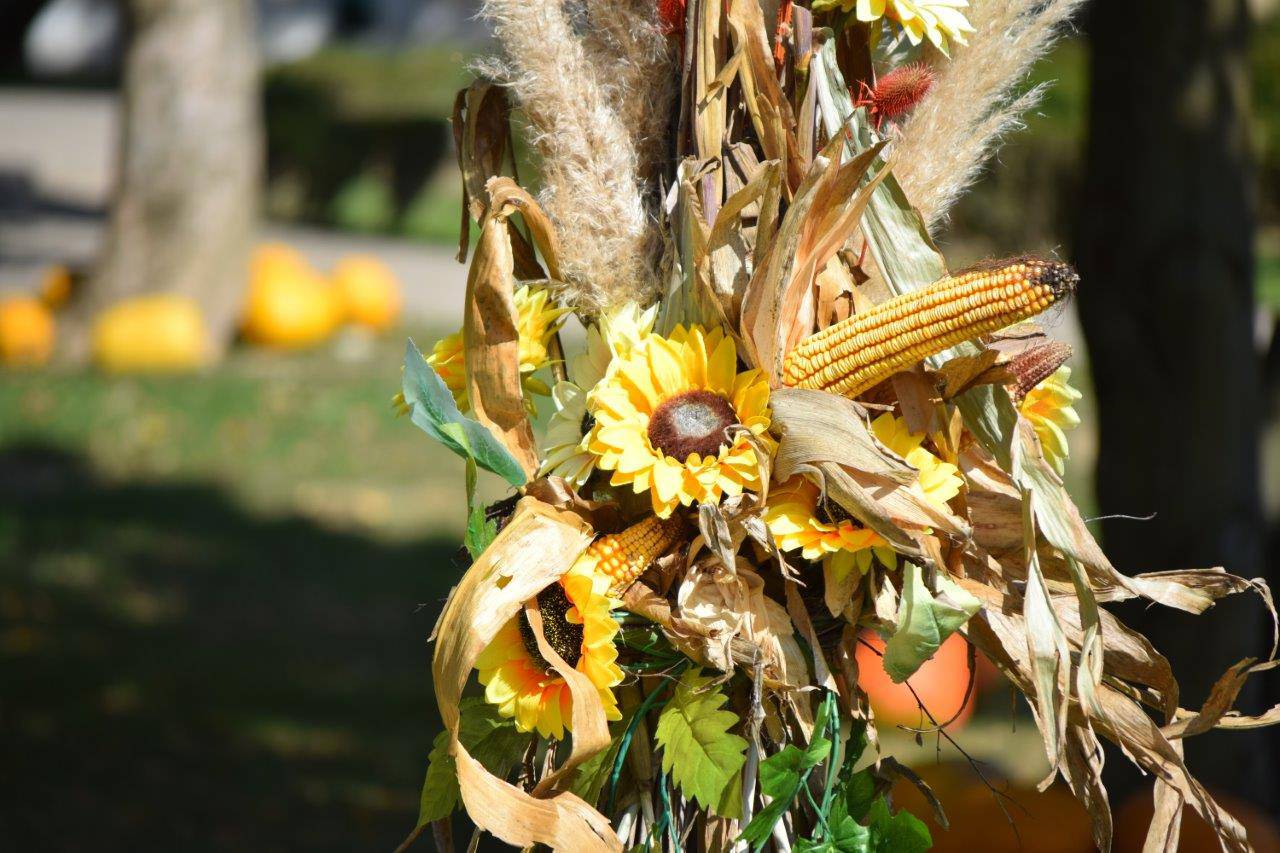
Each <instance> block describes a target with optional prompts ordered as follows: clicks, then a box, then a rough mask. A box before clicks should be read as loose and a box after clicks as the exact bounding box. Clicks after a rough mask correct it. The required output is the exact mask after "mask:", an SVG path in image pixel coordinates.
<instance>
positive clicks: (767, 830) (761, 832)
mask: <svg viewBox="0 0 1280 853" xmlns="http://www.w3.org/2000/svg"><path fill="white" fill-rule="evenodd" d="M799 790H800V788H799V786H797V787H796V791H797V792H799ZM792 799H794V796H793V797H792V798H791V799H786V800H783V799H777V800H774V801H773V802H771V803H769V805H767V806H765V807H764V808H762V809H761V810H760V811H758V812H756V816H755V817H753V818H751V822H750V823H748V824H747V825H746V827H745V828H743V830H742V835H740V836H739V837H738V840H739V841H746V842H747V843H748V844H750V845H751V849H752V850H759V849H760V848H761V847H763V846H764V845H765V842H766V841H768V840H769V836H770V835H771V834H772V833H773V825H774V824H775V823H777V822H778V821H779V820H781V819H782V815H783V814H785V813H786V811H787V809H789V808H790V807H791V800H792Z"/></svg>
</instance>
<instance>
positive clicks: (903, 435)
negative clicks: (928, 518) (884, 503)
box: [871, 412, 964, 511]
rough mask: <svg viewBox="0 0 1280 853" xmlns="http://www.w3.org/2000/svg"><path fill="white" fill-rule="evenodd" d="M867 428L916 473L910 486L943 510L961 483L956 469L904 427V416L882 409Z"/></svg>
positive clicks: (905, 424)
mask: <svg viewBox="0 0 1280 853" xmlns="http://www.w3.org/2000/svg"><path fill="white" fill-rule="evenodd" d="M871 431H872V432H874V433H875V434H876V438H878V439H880V443H881V444H883V445H884V446H885V447H887V448H889V449H890V450H892V451H893V452H894V453H896V454H898V455H899V456H901V457H902V458H903V459H905V460H906V462H907V464H908V465H910V466H911V467H912V468H915V469H916V471H918V472H920V473H919V476H918V477H917V478H916V481H915V482H914V483H912V484H911V488H912V489H914V490H916V491H918V492H919V493H920V494H921V495H923V496H924V497H925V498H926V499H928V501H929V502H930V503H932V504H934V505H935V506H936V507H938V508H939V509H941V510H944V511H947V501H949V500H951V499H952V498H954V497H955V496H956V495H958V494H960V487H961V486H962V485H964V480H962V479H960V469H958V468H957V467H956V466H954V465H952V464H951V463H950V462H943V461H942V460H941V459H939V458H938V457H936V456H934V455H933V454H932V453H930V452H929V451H928V450H926V449H925V448H924V447H922V446H921V445H922V443H923V442H924V436H923V435H915V434H912V432H911V430H909V429H907V421H906V419H905V418H899V417H895V416H894V415H893V414H892V413H891V412H885V413H884V414H883V415H881V416H880V417H878V418H876V419H875V420H874V421H872V422H871Z"/></svg>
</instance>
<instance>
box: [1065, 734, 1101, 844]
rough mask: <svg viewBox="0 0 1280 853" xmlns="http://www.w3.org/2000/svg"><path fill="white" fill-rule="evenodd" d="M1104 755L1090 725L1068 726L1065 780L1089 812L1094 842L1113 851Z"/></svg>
mask: <svg viewBox="0 0 1280 853" xmlns="http://www.w3.org/2000/svg"><path fill="white" fill-rule="evenodd" d="M1104 759H1105V756H1104V755H1103V752H1102V744H1101V743H1099V742H1098V736H1097V735H1096V734H1094V733H1093V729H1091V728H1089V727H1088V726H1078V725H1068V726H1067V742H1066V749H1065V750H1064V751H1063V762H1062V764H1061V765H1060V766H1059V768H1058V769H1059V770H1061V771H1062V778H1063V779H1065V780H1066V782H1067V785H1068V786H1070V788H1071V792H1072V793H1073V794H1075V796H1076V799H1077V800H1079V801H1080V803H1081V805H1083V806H1084V807H1085V811H1087V812H1088V813H1089V820H1090V822H1091V824H1092V832H1093V843H1094V846H1095V847H1097V848H1098V849H1099V850H1110V849H1111V835H1112V824H1111V803H1110V802H1109V801H1108V799H1107V789H1106V788H1105V787H1104V786H1103V784H1102V766H1103V762H1104Z"/></svg>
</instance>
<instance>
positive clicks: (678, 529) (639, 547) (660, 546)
mask: <svg viewBox="0 0 1280 853" xmlns="http://www.w3.org/2000/svg"><path fill="white" fill-rule="evenodd" d="M683 532H684V522H683V521H682V520H681V519H680V518H679V517H675V516H673V517H671V518H657V517H656V516H649V517H648V518H646V519H645V520H644V521H641V522H640V523H639V524H633V525H631V526H630V527H628V528H627V529H626V530H624V531H622V532H621V533H609V534H606V535H604V536H601V537H600V538H599V539H597V540H596V541H594V542H592V543H591V545H590V546H589V547H588V548H587V555H588V556H590V557H595V558H596V559H597V560H598V561H599V563H598V567H599V569H600V571H602V572H604V573H605V574H606V575H608V576H609V577H610V578H612V579H613V584H612V586H610V588H609V594H610V595H620V594H622V592H623V591H625V590H626V588H627V587H629V586H631V584H632V582H634V581H635V579H636V578H638V577H640V576H641V575H642V574H644V572H645V569H647V568H649V566H651V565H652V564H653V561H654V560H656V559H658V558H659V557H661V556H662V555H663V554H665V553H666V552H667V550H668V549H670V548H671V546H672V545H674V544H675V543H676V541H677V540H678V539H679V538H680V535H681V534H682V533H683Z"/></svg>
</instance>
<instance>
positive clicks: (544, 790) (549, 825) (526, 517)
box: [431, 498, 622, 851]
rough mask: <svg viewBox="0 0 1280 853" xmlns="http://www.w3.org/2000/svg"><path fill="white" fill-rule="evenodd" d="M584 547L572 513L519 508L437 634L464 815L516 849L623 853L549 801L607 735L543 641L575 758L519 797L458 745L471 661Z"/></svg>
mask: <svg viewBox="0 0 1280 853" xmlns="http://www.w3.org/2000/svg"><path fill="white" fill-rule="evenodd" d="M591 539H592V531H591V528H590V527H589V526H588V525H587V524H586V523H585V522H583V521H582V520H581V518H579V516H577V515H575V514H574V513H571V512H565V511H561V510H557V509H555V508H553V507H551V506H548V505H547V504H544V503H542V502H541V501H538V500H536V499H535V498H524V499H522V500H521V501H520V503H519V504H518V505H517V506H516V512H515V515H514V516H513V517H512V519H511V521H510V523H508V524H507V526H506V527H504V528H503V529H502V532H501V533H499V534H498V537H497V538H496V539H495V540H494V541H493V543H492V544H490V546H489V547H488V548H487V549H485V552H484V554H482V555H481V557H480V559H478V560H477V561H476V562H475V564H473V565H472V566H471V568H470V569H469V570H467V573H466V575H464V576H463V578H462V580H461V581H460V582H459V583H458V585H457V586H456V587H455V588H454V590H453V593H452V594H451V595H450V596H449V601H448V602H447V603H446V604H445V607H444V612H443V613H442V614H441V615H440V622H439V624H438V625H437V637H438V638H439V639H438V640H437V642H436V649H435V655H434V657H433V658H432V661H431V671H432V677H433V682H434V685H435V691H436V702H437V704H438V705H439V707H440V716H441V718H442V719H443V721H444V725H445V728H446V729H447V730H448V732H449V736H450V747H449V749H450V752H451V754H452V755H453V756H454V759H455V761H456V762H457V768H458V786H459V789H460V791H461V795H462V802H463V805H464V806H465V807H466V809H467V814H469V815H470V816H471V819H472V820H473V821H475V823H476V826H478V827H480V828H481V829H483V830H484V831H486V832H491V833H493V834H494V835H495V836H497V837H498V838H500V839H502V840H503V841H505V842H507V843H508V844H512V845H514V846H516V847H529V846H531V845H533V844H545V845H548V846H550V847H552V848H553V849H556V850H614V851H620V850H621V849H622V845H621V843H620V842H619V841H618V837H617V835H615V834H614V832H613V829H612V827H611V826H610V825H609V821H608V820H607V819H606V818H605V817H604V816H603V815H601V814H600V813H599V812H597V811H596V810H595V809H593V808H592V807H591V806H589V805H587V804H586V803H585V802H583V801H582V800H581V799H580V798H578V797H577V796H575V795H573V794H571V793H569V792H567V791H564V792H559V793H556V792H554V784H555V783H556V782H557V781H558V780H559V779H561V778H563V774H564V773H567V772H569V771H570V770H571V769H572V768H573V767H576V766H577V765H578V764H580V763H581V762H582V761H584V760H586V759H587V758H589V757H590V756H591V755H594V754H596V753H598V752H599V751H600V750H602V749H604V748H605V747H606V746H608V744H609V729H608V724H607V723H606V722H605V717H604V707H603V706H602V705H601V703H600V697H599V694H598V693H597V691H596V689H595V687H594V686H593V685H591V683H590V682H589V680H587V679H586V678H585V677H583V676H581V674H580V673H578V672H577V671H576V670H574V669H572V668H571V667H569V666H568V664H567V663H565V661H564V660H562V659H561V658H560V656H559V655H558V654H556V653H555V651H554V650H553V649H551V647H550V646H549V645H548V644H547V643H546V640H545V638H544V637H543V636H542V634H541V631H538V630H535V632H534V635H535V639H536V640H537V642H538V649H539V651H540V652H541V653H543V654H544V655H547V659H548V661H549V662H550V663H551V664H552V666H553V667H554V668H555V670H556V672H557V673H559V674H560V676H561V677H562V678H564V679H565V681H566V682H567V683H568V685H569V689H570V691H571V693H572V695H573V722H574V730H573V751H572V754H571V755H570V757H569V758H568V759H567V760H566V762H565V765H564V766H563V767H562V768H561V769H560V770H559V771H557V772H556V773H554V774H552V775H550V776H548V777H547V778H546V779H545V780H544V784H540V785H539V786H538V787H537V788H536V789H535V790H534V792H533V793H526V792H525V791H522V790H521V789H520V788H518V787H516V786H515V785H512V784H510V783H508V782H506V781H504V780H502V779H499V778H498V777H496V776H494V775H493V774H491V773H490V772H489V771H488V770H486V769H485V768H484V767H483V765H481V764H480V762H479V761H476V760H475V759H474V758H472V757H471V755H470V754H469V753H468V752H467V750H466V748H465V747H464V746H463V745H462V743H461V742H460V741H459V740H458V726H459V722H460V720H459V709H458V702H459V699H460V698H461V696H462V690H463V687H464V686H465V685H466V683H467V679H468V678H469V676H470V674H471V670H472V668H473V667H474V666H475V662H476V658H477V657H478V656H479V655H480V652H481V651H482V650H483V649H484V647H485V646H486V645H488V643H489V641H490V640H492V639H493V637H494V636H495V635H496V634H497V633H498V631H499V630H500V629H501V628H502V626H503V625H504V624H505V623H506V622H507V620H509V619H511V618H512V617H514V616H515V615H516V613H517V612H519V611H520V609H521V608H522V607H527V606H526V605H525V602H528V601H531V600H535V599H536V598H537V595H538V593H539V592H541V591H542V590H543V589H544V588H545V587H547V586H548V585H549V584H552V583H555V582H556V580H557V579H558V578H559V577H560V576H561V575H563V574H564V573H565V572H567V571H568V570H569V568H570V567H571V566H572V565H573V562H574V560H575V559H577V557H578V555H579V554H581V553H582V551H583V550H584V549H586V547H587V545H588V544H590V542H591ZM526 614H528V616H529V621H530V625H531V626H536V625H539V624H540V620H538V618H537V612H536V611H534V612H533V613H529V611H528V610H527V609H526Z"/></svg>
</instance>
